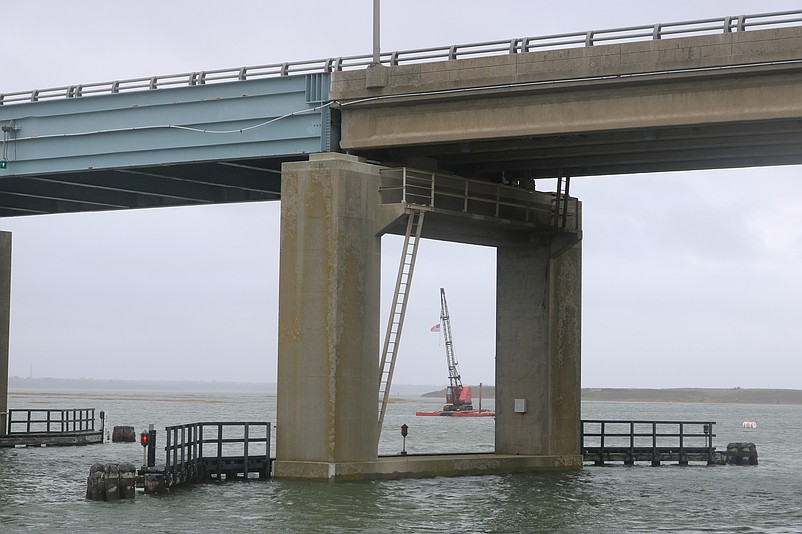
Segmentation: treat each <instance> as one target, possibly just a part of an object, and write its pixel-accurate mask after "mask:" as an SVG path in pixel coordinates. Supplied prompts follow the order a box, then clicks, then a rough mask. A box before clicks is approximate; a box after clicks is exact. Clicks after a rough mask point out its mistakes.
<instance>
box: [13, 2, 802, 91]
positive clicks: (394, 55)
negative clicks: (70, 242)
mask: <svg viewBox="0 0 802 534" xmlns="http://www.w3.org/2000/svg"><path fill="white" fill-rule="evenodd" d="M799 25H802V11H781V12H774V13H760V14H754V15H739V16H729V17H722V18H712V19H702V20H692V21H685V22H669V23H658V24H651V25H643V26H629V27H625V28H613V29H608V30H590V31H585V32H574V33H561V34H554V35H545V36H540V37H519V38H513V39H506V40H501V41H486V42H481V43H470V44H460V45H450V46H440V47H433V48H419V49H415V50H404V51H397V52H389V53H388V52H385V53H382V54H381V55H380V59H381V63H382V64H384V65H387V66H396V65H401V64H410V63H424V62H430V61H442V60H456V59H464V58H470V57H483V56H498V55H505V54H518V53H526V52H534V51H539V50H554V49H564V48H577V47H584V46H594V45H599V44H612V43H629V42H636V41H652V40H660V39H666V38H677V37H689V36H694V35H711V34H722V33H724V34H726V33H732V32H743V31H748V30H757V29H766V28H782V27H789V26H799ZM372 62H373V55H372V54H363V55H358V56H347V57H333V58H326V59H313V60H306V61H292V62H285V63H271V64H268V65H258V66H253V67H237V68H230V69H218V70H208V71H200V72H186V73H182V74H168V75H164V76H151V77H148V78H131V79H127V80H116V81H110V82H100V83H88V84H81V85H69V86H61V87H54V88H49V89H35V90H32V91H20V92H13V93H0V105H4V104H13V103H21V102H37V101H39V100H47V99H56V98H78V97H82V96H90V95H97V94H115V93H121V92H128V91H141V90H153V89H166V88H171V87H186V86H194V85H208V84H213V83H225V82H236V81H244V80H254V79H259V78H271V77H280V76H289V75H293V74H309V73H320V72H324V73H331V72H335V71H342V70H353V69H358V68H363V67H366V66H368V65H370V64H371V63H372Z"/></svg>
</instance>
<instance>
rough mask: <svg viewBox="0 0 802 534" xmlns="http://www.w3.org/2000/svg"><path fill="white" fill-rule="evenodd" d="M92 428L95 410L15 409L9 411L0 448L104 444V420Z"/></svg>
mask: <svg viewBox="0 0 802 534" xmlns="http://www.w3.org/2000/svg"><path fill="white" fill-rule="evenodd" d="M100 420H101V427H100V429H96V428H95V409H94V408H75V409H67V410H64V409H59V410H52V409H16V410H9V411H8V427H7V428H6V435H5V436H0V447H52V446H67V445H92V444H96V443H103V432H104V428H103V427H104V424H105V417H104V413H103V412H102V411H101V412H100Z"/></svg>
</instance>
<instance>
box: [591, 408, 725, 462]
mask: <svg viewBox="0 0 802 534" xmlns="http://www.w3.org/2000/svg"><path fill="white" fill-rule="evenodd" d="M715 424H716V423H715V422H714V421H628V420H601V419H586V420H583V421H582V433H581V440H582V442H581V451H582V454H583V456H584V458H585V460H586V461H593V462H594V463H596V464H597V465H602V464H604V462H605V461H623V462H624V463H625V464H628V465H632V464H633V463H634V462H636V461H647V462H651V463H652V465H660V462H662V461H676V462H678V463H679V464H680V465H687V464H688V462H689V461H703V462H707V463H708V464H713V463H716V449H715V447H714V446H713V438H714V437H715V434H714V433H713V427H714V425H715Z"/></svg>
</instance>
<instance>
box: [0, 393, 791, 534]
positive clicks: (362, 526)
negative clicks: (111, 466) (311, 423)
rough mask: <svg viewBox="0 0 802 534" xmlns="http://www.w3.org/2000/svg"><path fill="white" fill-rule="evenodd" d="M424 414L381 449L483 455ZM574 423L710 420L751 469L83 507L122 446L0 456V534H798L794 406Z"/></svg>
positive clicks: (378, 485)
mask: <svg viewBox="0 0 802 534" xmlns="http://www.w3.org/2000/svg"><path fill="white" fill-rule="evenodd" d="M154 395H155V397H154V398H153V399H151V398H150V397H151V396H154ZM9 401H10V404H11V406H10V407H11V408H23V407H39V408H79V407H95V408H97V409H98V410H105V411H106V412H107V414H108V417H109V419H108V424H109V425H110V426H114V425H124V424H130V425H134V426H135V427H136V429H137V430H141V429H144V428H146V427H147V424H148V423H154V424H155V426H156V428H157V430H163V428H164V426H166V425H171V424H179V423H189V422H195V421H201V420H207V421H208V420H218V419H219V420H246V419H247V420H254V421H258V420H270V421H272V420H275V398H274V397H270V396H266V395H256V394H253V395H221V394H214V395H212V396H208V395H195V394H175V395H169V394H163V393H158V394H147V395H145V394H98V393H92V394H69V395H55V396H53V395H42V394H37V395H35V396H20V395H12V396H11V397H10V399H9ZM440 404H441V401H440V400H438V399H431V400H427V399H418V398H416V399H412V398H407V399H398V400H397V401H396V402H393V403H392V404H391V405H390V406H389V408H388V413H387V416H386V419H385V425H386V426H385V432H384V434H383V437H382V442H381V447H380V450H381V452H382V453H383V454H393V453H397V452H399V451H400V450H401V447H402V438H401V435H400V426H401V424H403V423H406V424H407V425H409V435H408V437H407V441H406V448H407V450H408V451H409V452H411V453H420V452H477V451H485V452H487V451H492V449H493V420H492V418H459V419H457V418H439V417H415V415H414V413H415V411H416V410H421V409H423V410H429V409H436V408H437V407H438V406H439V405H440ZM485 406H486V407H488V408H492V407H493V406H492V402H488V403H485ZM583 417H585V418H589V419H590V418H600V419H602V418H606V419H613V418H616V419H664V420H666V419H669V420H670V419H674V420H679V419H683V420H714V421H716V422H717V424H716V427H715V431H716V434H717V437H716V440H715V444H716V445H717V447H719V448H720V449H721V448H723V447H725V446H726V444H727V443H728V442H730V441H754V442H755V443H756V444H757V448H758V454H759V460H760V465H758V466H753V467H734V466H714V467H707V466H701V465H691V466H688V467H679V466H676V465H663V466H661V467H651V466H645V465H643V466H641V465H637V466H634V467H624V466H606V467H595V466H588V467H586V468H585V469H583V470H582V471H578V472H570V473H535V474H526V475H505V476H481V477H451V478H431V479H421V480H398V481H371V482H354V483H337V484H330V483H325V482H294V481H277V480H271V481H265V482H259V481H253V482H250V483H243V482H231V483H220V484H205V485H197V486H193V487H188V488H180V489H177V490H173V492H172V493H171V494H170V495H168V496H145V495H142V494H140V495H138V496H137V498H136V499H135V500H134V501H128V502H120V503H102V502H89V501H86V500H84V493H85V490H86V476H87V475H88V473H89V467H90V466H91V465H92V464H93V463H95V462H121V461H125V462H132V463H134V464H136V465H139V464H140V463H141V461H142V448H141V447H140V446H139V445H138V444H135V443H125V444H123V443H107V444H104V445H94V446H86V447H48V448H27V449H0V532H2V533H6V532H37V531H38V532H44V531H47V532H51V531H53V530H56V529H58V530H69V531H73V532H90V531H94V532H113V531H119V530H120V529H123V528H124V529H131V528H138V529H143V528H148V529H150V530H149V531H152V532H171V533H172V532H176V533H178V532H199V531H208V532H218V531H232V532H264V531H275V532H303V533H306V532H337V533H340V532H375V533H380V532H381V533H384V532H416V533H417V532H466V533H473V532H492V533H508V532H509V533H513V532H566V533H568V532H570V533H583V532H594V533H608V532H609V533H619V532H655V531H667V532H772V533H781V532H802V506H801V505H800V501H802V475H800V473H802V459H801V458H800V455H799V445H800V436H802V407H798V406H762V405H761V406H752V405H723V404H645V403H585V404H583ZM743 421H757V422H758V428H757V429H754V430H744V429H743V428H742V422H743ZM280 431H281V429H280V428H279V429H278V430H277V432H280ZM159 436H160V437H163V432H162V433H160V434H159ZM273 450H275V449H273Z"/></svg>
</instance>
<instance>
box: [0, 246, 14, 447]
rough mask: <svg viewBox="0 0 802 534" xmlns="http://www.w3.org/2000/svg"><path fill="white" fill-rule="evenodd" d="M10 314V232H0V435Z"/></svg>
mask: <svg viewBox="0 0 802 534" xmlns="http://www.w3.org/2000/svg"><path fill="white" fill-rule="evenodd" d="M10 316H11V232H0V436H5V435H6V430H7V429H8V340H9V319H10Z"/></svg>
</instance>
